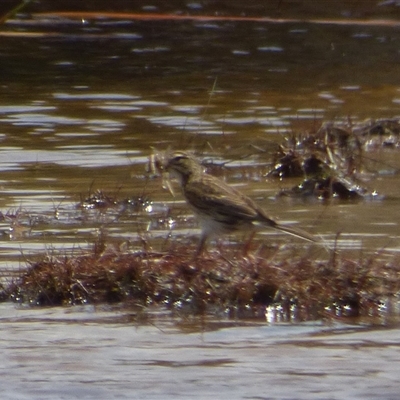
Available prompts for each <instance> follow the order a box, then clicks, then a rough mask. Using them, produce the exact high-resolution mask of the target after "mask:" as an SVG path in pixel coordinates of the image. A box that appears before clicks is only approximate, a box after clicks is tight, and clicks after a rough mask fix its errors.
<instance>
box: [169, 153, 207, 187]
mask: <svg viewBox="0 0 400 400" xmlns="http://www.w3.org/2000/svg"><path fill="white" fill-rule="evenodd" d="M165 170H166V171H167V172H169V174H170V175H171V176H172V177H174V178H177V179H178V180H179V182H180V183H181V184H185V183H186V182H187V181H188V180H189V179H190V177H191V176H193V175H195V174H201V173H203V167H202V166H201V165H200V164H199V163H198V161H197V160H196V159H195V158H194V157H192V156H190V155H189V154H187V153H183V152H175V153H173V154H171V156H170V157H168V159H167V160H166V163H165Z"/></svg>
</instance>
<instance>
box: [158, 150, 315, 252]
mask: <svg viewBox="0 0 400 400" xmlns="http://www.w3.org/2000/svg"><path fill="white" fill-rule="evenodd" d="M163 168H164V169H165V170H166V171H168V172H169V173H170V175H171V177H175V178H177V179H178V181H179V182H180V185H181V188H182V191H183V195H184V196H185V198H186V200H187V203H188V204H189V205H190V206H191V208H192V209H193V211H194V213H195V214H196V216H197V217H198V219H199V221H200V224H201V228H202V235H201V239H200V243H199V247H198V250H197V254H199V253H201V252H202V250H203V249H204V246H205V243H206V241H207V239H208V238H209V237H210V236H211V235H218V234H223V233H229V232H234V231H237V230H241V229H244V228H247V229H248V228H253V229H255V228H256V227H257V226H267V227H271V228H274V229H278V230H280V231H283V232H286V233H288V234H291V235H294V236H297V237H300V238H302V239H305V240H308V241H312V242H317V241H318V240H317V239H316V238H315V237H314V236H313V235H311V234H309V233H307V232H305V231H303V230H301V229H298V228H293V227H289V226H283V225H280V224H279V223H278V222H276V221H274V220H273V219H272V218H270V217H269V216H268V215H267V214H266V213H265V211H264V210H263V209H262V208H261V207H259V206H258V205H257V204H256V203H255V202H254V201H253V200H251V199H250V198H249V197H247V196H245V195H244V194H242V193H240V192H239V191H238V190H236V189H234V188H232V187H231V186H229V185H227V184H226V183H225V182H223V181H222V180H220V179H218V178H216V177H215V176H212V175H209V174H207V173H206V172H204V169H203V167H202V166H201V165H200V164H199V163H198V162H197V160H196V159H195V158H194V157H192V156H190V155H188V154H186V153H182V152H175V153H173V154H172V155H171V156H169V157H168V158H167V159H166V161H165V163H164V166H163Z"/></svg>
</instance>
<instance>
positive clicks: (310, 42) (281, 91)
mask: <svg viewBox="0 0 400 400" xmlns="http://www.w3.org/2000/svg"><path fill="white" fill-rule="evenodd" d="M100 3H101V2H97V5H98V6H99V4H100ZM122 3H123V2H115V5H114V9H113V10H109V9H107V4H104V5H103V6H104V10H106V11H119V12H121V10H122V11H123V12H124V14H119V15H110V14H108V15H103V16H102V17H101V18H95V17H94V16H93V15H88V14H82V15H74V16H71V15H69V16H67V15H62V14H60V13H58V14H57V12H59V11H65V10H67V11H70V9H69V8H68V7H65V8H63V9H60V10H56V9H54V7H52V8H51V9H50V8H49V6H48V4H47V3H46V2H34V3H32V4H30V5H29V6H27V7H26V8H25V10H24V14H18V15H16V16H14V17H13V18H11V19H9V20H7V22H6V23H4V24H3V25H2V26H1V27H0V65H1V71H2V73H1V78H0V80H1V84H0V145H1V146H0V160H1V161H0V165H1V168H2V175H1V179H0V190H1V198H0V211H1V213H2V215H3V217H2V218H1V221H0V234H1V237H0V239H1V241H0V262H1V266H0V268H1V275H2V277H3V280H7V279H10V276H12V275H13V274H15V273H18V271H20V269H21V268H24V267H25V265H26V260H27V259H28V260H29V259H31V258H33V257H34V256H35V255H36V254H39V255H42V254H44V253H48V254H64V253H68V252H78V253H79V252H81V251H84V250H86V249H88V248H91V246H92V245H93V243H94V242H95V240H96V238H97V237H98V236H99V232H103V233H104V234H105V235H106V237H107V240H108V241H109V242H110V243H111V242H113V241H115V243H118V244H119V243H121V242H122V241H124V242H126V243H127V248H128V249H135V248H138V247H141V246H142V239H143V237H144V238H145V239H146V240H147V241H148V242H149V243H151V245H153V246H154V248H156V249H157V248H159V247H161V246H162V243H164V242H165V241H166V240H181V241H190V243H191V240H192V239H191V238H192V237H193V240H196V237H197V235H198V230H197V226H196V224H195V221H194V220H193V218H192V217H191V215H190V213H189V211H188V209H187V208H186V207H185V205H184V203H183V202H182V201H180V200H181V198H180V197H179V198H177V199H174V198H172V196H171V195H170V194H169V193H168V192H167V191H166V190H163V189H162V182H161V179H160V178H157V177H153V176H151V174H149V173H147V172H146V163H147V159H148V157H149V155H150V154H151V153H152V151H153V148H156V149H160V150H164V149H167V148H168V147H172V148H174V149H180V150H193V151H195V152H196V154H197V155H199V156H200V157H202V158H205V159H207V160H213V161H215V162H228V163H227V168H226V169H225V170H224V177H225V178H226V180H227V181H228V182H229V183H231V184H233V185H236V186H238V187H239V188H240V189H241V190H242V191H243V192H245V193H246V194H248V195H249V196H251V197H252V198H254V199H256V200H257V202H259V203H260V204H262V205H263V206H265V208H266V209H267V210H269V211H270V213H271V214H272V215H274V216H277V217H278V218H279V219H280V220H282V221H284V222H288V223H294V224H296V225H299V226H301V227H303V228H304V229H307V230H309V231H310V232H313V233H315V234H317V235H320V236H321V237H322V238H323V239H324V240H325V241H326V242H327V243H328V244H332V243H333V242H334V240H335V238H336V235H337V234H338V233H339V232H340V233H341V236H340V238H339V242H338V247H339V248H340V249H342V251H343V252H344V254H347V253H348V254H350V255H352V256H357V257H364V256H374V257H375V256H376V257H378V256H379V257H385V258H389V259H391V258H393V257H396V254H397V253H398V252H399V249H400V247H399V236H400V235H399V228H398V219H399V205H400V203H399V202H400V178H399V174H398V171H399V170H400V159H399V157H398V152H399V150H398V148H396V147H394V148H381V147H380V148H378V149H376V148H375V149H367V151H366V152H365V154H364V157H365V162H366V165H367V167H368V168H367V169H368V174H365V175H364V176H363V180H364V182H363V185H364V186H366V187H368V188H369V189H370V191H371V192H374V191H376V192H377V193H378V195H377V196H369V197H368V198H366V199H364V200H361V201H357V202H343V201H339V200H332V201H326V202H322V201H320V200H307V201H303V200H291V199H282V198H279V197H276V195H277V193H278V192H279V190H281V189H282V188H287V187H291V186H293V185H295V184H297V183H298V181H296V180H285V181H278V180H274V179H272V178H267V177H266V176H265V175H266V174H267V173H268V171H269V170H270V169H271V160H272V152H273V150H274V149H275V148H276V146H277V144H281V143H282V142H283V141H284V138H285V136H287V135H289V134H290V133H291V132H292V131H296V132H297V131H299V132H305V131H313V130H315V129H316V128H318V127H319V126H320V125H321V124H322V123H323V122H324V121H334V122H337V123H341V122H346V121H348V120H351V121H352V123H353V124H357V123H360V122H361V121H364V120H365V119H366V118H373V119H379V118H399V116H400V110H399V104H400V81H399V61H400V30H399V22H398V21H399V20H400V19H399V15H400V12H399V7H397V6H396V2H378V1H376V2H372V1H366V2H365V3H364V4H363V6H358V7H357V5H356V4H355V3H356V2H354V4H352V6H349V5H348V2H335V5H334V6H333V5H332V3H333V2H326V4H327V5H326V9H324V7H322V9H321V8H320V7H317V6H316V5H315V2H312V1H309V2H292V3H290V4H291V6H289V5H286V4H285V2H279V3H282V4H280V5H278V2H276V4H275V5H274V6H271V4H272V2H270V3H271V4H269V5H268V6H265V4H264V3H265V2H261V1H260V2H258V1H253V4H252V6H250V5H249V6H246V7H245V6H243V4H242V2H237V1H232V2H231V3H230V4H231V5H230V6H227V5H226V4H225V5H223V4H222V3H219V2H215V4H213V5H210V4H203V2H201V1H199V2H189V1H188V2H180V1H179V2H175V1H169V2H168V4H167V5H166V4H163V3H162V2H154V4H153V3H152V4H150V3H148V2H142V1H137V2H135V5H134V6H132V8H129V7H126V4H122ZM159 3H160V4H159ZM225 3H226V2H225ZM63 5H64V4H62V2H60V4H59V7H62V6H63ZM118 7H121V8H120V9H119V8H118ZM127 8H128V9H127ZM76 9H77V8H75V9H74V10H76ZM50 11H51V12H52V13H49V12H50ZM84 11H92V10H91V6H90V5H87V9H86V10H84ZM138 12H139V13H145V14H163V13H171V14H173V15H174V16H186V17H188V16H189V17H190V16H194V17H196V16H200V15H213V16H214V17H221V18H220V19H219V18H213V19H212V20H210V19H201V18H192V19H191V18H186V19H185V18H182V19H175V18H166V19H151V18H150V17H149V18H147V19H140V18H138V17H137V16H136V17H135V16H132V14H131V13H138ZM232 15H233V16H241V17H246V16H250V17H255V18H253V19H252V20H250V19H246V18H242V20H238V19H235V18H223V17H226V16H232ZM260 16H261V17H264V16H268V17H270V19H271V20H268V21H263V20H260V19H257V18H259V17H260ZM328 20H329V21H328ZM357 21H358V22H357ZM360 21H361V22H362V23H360ZM98 190H102V191H103V192H104V193H106V194H108V196H109V197H111V198H115V199H118V201H119V202H118V204H116V205H115V206H114V207H108V208H106V209H105V208H101V207H98V208H95V209H92V208H91V207H90V206H89V205H88V206H87V207H84V206H82V201H84V200H85V199H87V198H88V197H90V196H92V195H93V194H95V193H96V191H98ZM83 205H85V203H83ZM171 233H172V239H171V238H170V234H171ZM286 239H287V238H286V237H285V236H283V235H278V234H276V233H274V232H270V231H268V232H262V233H260V234H259V235H258V236H257V239H256V240H258V241H260V242H263V241H268V243H273V244H274V245H275V244H276V245H277V246H281V245H283V244H284V243H286V242H287V241H286ZM223 240H224V241H226V243H229V244H231V245H235V238H224V239H223ZM294 245H295V246H296V248H299V249H300V250H301V249H302V248H303V246H304V245H303V243H301V242H297V241H294ZM296 251H297V250H296ZM315 251H316V252H317V253H318V252H319V254H320V257H325V256H326V254H325V253H324V251H323V250H319V249H316V250H315ZM147 313H150V314H151V312H150V311H149V312H147ZM140 315H141V314H140V313H138V312H137V311H133V312H132V315H131V314H130V313H129V312H126V311H117V310H112V309H110V310H109V311H104V309H100V310H99V309H94V308H93V309H91V308H90V307H89V308H82V309H80V308H69V309H45V310H40V309H39V310H32V309H20V308H16V307H15V306H14V305H11V304H3V305H2V306H1V319H2V323H1V328H0V329H1V335H0V337H1V339H0V346H1V349H2V353H3V356H4V357H3V363H2V371H1V376H2V379H1V382H0V387H1V391H2V393H3V394H4V395H2V398H4V399H6V398H10V399H11V398H13V399H25V398H26V399H28V398H29V399H36V398H37V399H39V398H40V399H46V398H49V399H50V398H51V399H62V398H78V397H79V398H89V399H90V398H149V399H152V398H154V399H157V398H171V399H172V398H188V397H194V398H208V397H215V395H216V393H217V394H218V398H228V397H229V398H269V399H311V398H315V399H356V398H360V399H377V398H379V399H395V398H397V397H398V394H397V393H398V391H397V387H398V384H397V380H398V377H397V375H398V369H399V354H400V353H399V351H398V342H399V337H398V330H397V329H396V328H397V325H395V324H394V325H392V324H387V327H386V329H368V328H366V327H365V326H363V325H354V326H351V327H348V326H342V325H340V326H338V327H336V326H333V327H332V326H328V327H326V326H323V325H321V324H320V323H313V324H309V325H308V324H305V325H286V324H276V323H274V321H269V320H268V319H266V318H265V317H264V316H262V317H261V318H259V319H256V322H254V321H251V322H248V323H247V322H246V321H241V320H238V321H234V322H232V321H229V320H227V319H223V318H222V322H221V321H215V320H212V319H210V321H206V322H205V323H204V324H205V325H204V326H203V325H202V321H196V322H195V323H193V324H192V325H191V323H187V325H185V323H183V325H184V326H183V327H182V326H181V325H182V321H181V320H176V319H174V318H173V317H171V316H170V315H169V314H168V313H164V312H162V311H160V310H157V312H154V315H153V314H151V316H150V317H148V316H146V318H147V319H149V320H150V322H149V321H148V320H145V321H143V320H142V319H141V317H140ZM146 315H147V314H146ZM210 318H211V317H210ZM375 322H376V321H375ZM379 323H382V321H381V320H380V321H379ZM383 325H386V321H384V322H383ZM4 396H5V397H4Z"/></svg>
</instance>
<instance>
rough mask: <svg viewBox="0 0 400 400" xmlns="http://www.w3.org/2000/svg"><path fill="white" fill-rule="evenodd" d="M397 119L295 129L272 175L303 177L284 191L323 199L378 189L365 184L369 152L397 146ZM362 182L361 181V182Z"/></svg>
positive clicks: (350, 196)
mask: <svg viewBox="0 0 400 400" xmlns="http://www.w3.org/2000/svg"><path fill="white" fill-rule="evenodd" d="M399 138H400V122H399V120H397V119H382V120H376V121H375V120H374V121H367V122H364V123H362V124H358V125H353V124H351V122H350V121H349V122H348V123H347V124H346V123H342V124H334V123H332V122H328V123H324V124H322V126H321V127H320V128H319V129H318V130H316V131H315V132H307V133H305V134H299V133H293V134H292V135H290V136H288V137H286V143H285V145H281V146H279V148H278V150H277V151H276V153H275V155H274V162H273V167H272V169H271V171H270V172H269V174H268V175H269V176H272V177H276V178H279V179H284V178H288V177H302V178H303V181H302V182H301V183H300V184H299V185H298V186H295V187H293V188H291V189H285V190H283V191H282V192H281V193H280V194H281V195H285V196H292V197H299V196H303V197H304V196H313V197H317V198H320V199H329V198H339V199H343V200H357V199H363V198H365V197H375V196H377V193H376V192H374V191H371V190H368V189H367V188H366V187H364V186H363V184H362V179H360V178H362V174H363V169H365V152H366V151H368V150H371V149H372V150H374V149H376V148H378V147H379V148H380V147H389V148H397V147H398V146H399V143H400V140H399ZM360 182H361V183H360Z"/></svg>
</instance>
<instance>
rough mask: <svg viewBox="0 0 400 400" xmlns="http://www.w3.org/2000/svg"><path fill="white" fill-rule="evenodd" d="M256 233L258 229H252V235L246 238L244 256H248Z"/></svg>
mask: <svg viewBox="0 0 400 400" xmlns="http://www.w3.org/2000/svg"><path fill="white" fill-rule="evenodd" d="M255 234H256V231H252V232H251V234H250V237H249V238H248V239H247V240H246V243H245V245H244V248H243V256H244V257H247V256H248V255H249V251H250V245H251V242H252V241H253V238H254V235H255Z"/></svg>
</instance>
